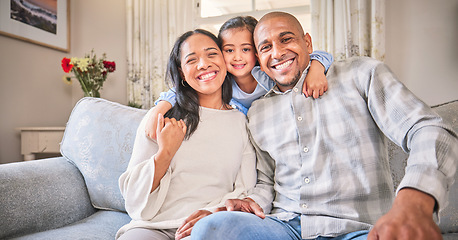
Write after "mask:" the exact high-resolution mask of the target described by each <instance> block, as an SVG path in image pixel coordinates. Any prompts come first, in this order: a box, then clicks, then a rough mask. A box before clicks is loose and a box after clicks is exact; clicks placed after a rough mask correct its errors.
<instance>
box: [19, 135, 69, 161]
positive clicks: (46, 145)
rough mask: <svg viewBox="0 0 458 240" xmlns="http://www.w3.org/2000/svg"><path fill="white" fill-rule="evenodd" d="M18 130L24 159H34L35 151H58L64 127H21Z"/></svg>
mask: <svg viewBox="0 0 458 240" xmlns="http://www.w3.org/2000/svg"><path fill="white" fill-rule="evenodd" d="M18 130H19V131H20V132H21V154H23V155H24V160H25V161H27V160H34V159H35V154H36V153H60V142H61V141H62V137H63V136H64V131H65V127H23V128H18Z"/></svg>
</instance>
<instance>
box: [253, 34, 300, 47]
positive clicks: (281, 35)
mask: <svg viewBox="0 0 458 240" xmlns="http://www.w3.org/2000/svg"><path fill="white" fill-rule="evenodd" d="M288 34H292V35H296V34H294V33H293V32H290V31H285V32H281V33H280V34H279V35H278V36H279V37H283V36H285V35H288ZM268 42H269V41H268V40H267V39H266V40H263V41H261V42H260V43H259V44H258V47H257V48H258V49H259V48H260V47H261V45H263V44H266V43H268Z"/></svg>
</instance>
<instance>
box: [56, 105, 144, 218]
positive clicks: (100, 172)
mask: <svg viewBox="0 0 458 240" xmlns="http://www.w3.org/2000/svg"><path fill="white" fill-rule="evenodd" d="M146 112H147V111H146V110H141V109H137V108H132V107H128V106H125V105H122V104H119V103H115V102H110V101H108V100H105V99H101V98H83V99H81V100H80V101H79V102H78V103H77V104H76V105H75V107H74V108H73V111H72V113H71V115H70V118H69V120H68V122H67V126H66V128H65V133H64V137H63V139H62V143H61V154H62V156H64V157H65V158H67V159H68V160H70V161H71V162H73V163H74V164H75V165H76V166H77V167H78V169H79V170H80V171H81V173H82V175H83V177H84V180H85V182H86V185H87V189H88V192H89V196H90V199H91V202H92V205H93V206H94V207H95V208H98V209H108V210H118V211H124V212H125V211H126V210H125V207H124V199H123V197H122V195H121V192H120V190H119V186H118V178H119V176H120V175H121V174H122V173H123V172H124V171H125V170H126V168H127V165H128V163H129V160H130V156H131V153H132V147H133V144H134V140H135V134H136V131H137V128H138V125H139V124H140V121H141V120H142V118H143V116H144V115H145V114H146Z"/></svg>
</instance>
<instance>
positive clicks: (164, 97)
mask: <svg viewBox="0 0 458 240" xmlns="http://www.w3.org/2000/svg"><path fill="white" fill-rule="evenodd" d="M310 59H311V60H317V61H319V62H320V63H321V64H322V65H323V66H324V68H325V69H326V71H327V70H328V68H329V66H331V64H332V62H333V61H334V58H333V56H332V55H331V54H329V53H327V52H324V51H314V52H313V53H312V54H310ZM251 73H252V75H253V77H254V78H255V79H256V81H257V82H258V85H257V86H256V89H255V90H254V91H253V92H252V93H246V92H244V91H242V89H240V88H239V86H238V85H237V83H236V82H235V80H234V79H231V80H232V99H231V101H230V103H229V104H230V105H231V106H232V107H233V108H236V109H237V110H239V111H241V112H242V113H244V114H245V115H246V114H247V112H248V109H249V108H250V107H251V103H252V102H253V101H254V100H256V99H258V98H260V97H261V96H264V95H265V94H266V93H267V92H268V91H269V90H270V89H272V87H273V86H274V85H275V82H274V81H273V80H272V79H270V78H269V76H268V75H267V74H266V73H264V72H263V71H261V68H260V67H259V66H256V67H254V68H253V69H252V70H251ZM159 101H167V102H169V103H170V104H172V106H174V105H175V103H176V99H175V90H174V89H170V90H169V91H167V92H162V93H161V94H160V96H159V98H158V99H157V100H156V102H155V104H157V103H158V102H159Z"/></svg>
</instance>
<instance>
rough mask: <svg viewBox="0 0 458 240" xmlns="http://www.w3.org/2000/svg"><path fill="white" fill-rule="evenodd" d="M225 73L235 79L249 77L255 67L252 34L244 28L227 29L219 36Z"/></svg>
mask: <svg viewBox="0 0 458 240" xmlns="http://www.w3.org/2000/svg"><path fill="white" fill-rule="evenodd" d="M221 38H222V39H221V40H222V43H223V44H222V48H223V49H222V50H223V56H224V60H225V61H226V67H227V71H228V72H230V73H231V74H232V75H234V76H235V77H236V78H240V77H246V76H251V70H252V69H253V67H254V66H255V65H256V61H257V59H256V55H255V53H256V50H255V47H254V42H253V34H252V33H251V32H250V31H248V30H247V29H246V28H244V27H243V28H232V29H227V30H225V31H223V32H222V34H221Z"/></svg>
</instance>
